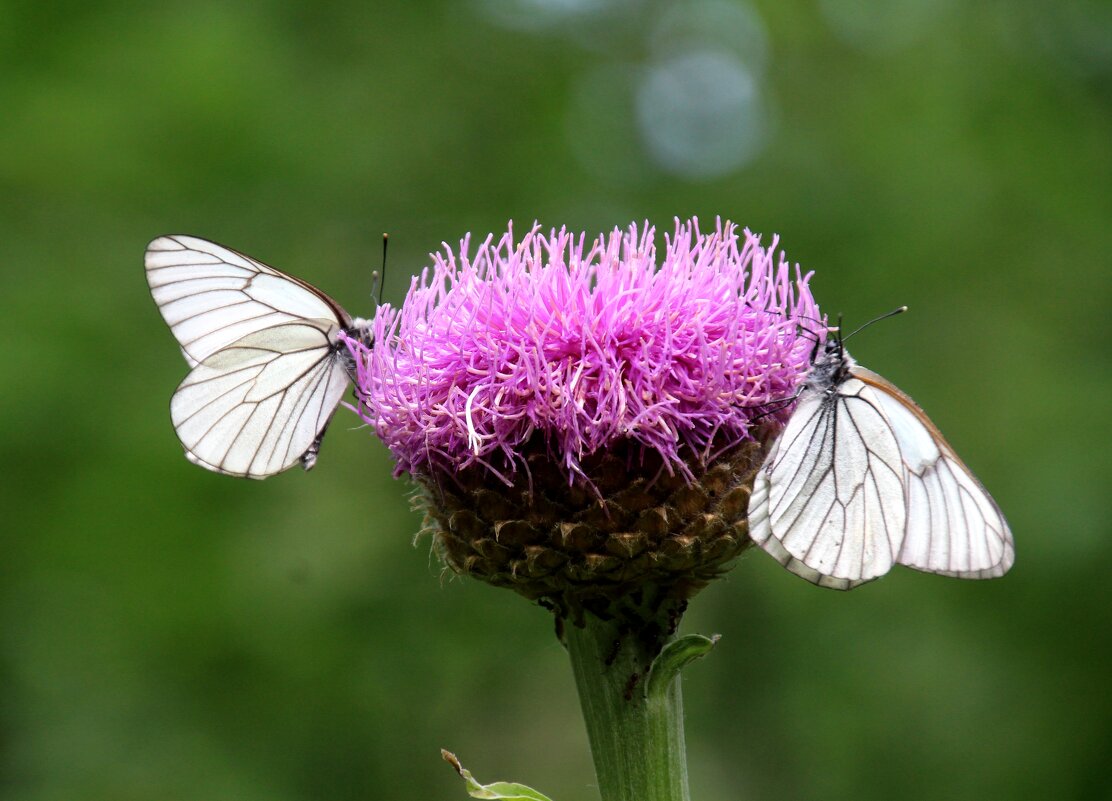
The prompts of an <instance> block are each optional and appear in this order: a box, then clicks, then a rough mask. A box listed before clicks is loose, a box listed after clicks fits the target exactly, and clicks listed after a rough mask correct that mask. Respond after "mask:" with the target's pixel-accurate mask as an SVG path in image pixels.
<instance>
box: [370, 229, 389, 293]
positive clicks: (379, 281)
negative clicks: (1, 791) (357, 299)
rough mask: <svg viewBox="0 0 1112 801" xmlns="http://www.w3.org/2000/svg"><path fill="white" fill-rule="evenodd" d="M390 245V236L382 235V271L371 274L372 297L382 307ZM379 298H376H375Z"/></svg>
mask: <svg viewBox="0 0 1112 801" xmlns="http://www.w3.org/2000/svg"><path fill="white" fill-rule="evenodd" d="M389 244H390V234H383V235H382V269H380V270H375V271H374V272H373V273H371V297H373V298H375V305H377V306H381V305H382V289H383V287H384V286H385V284H386V246H387V245H389ZM376 295H377V296H378V297H375V296H376Z"/></svg>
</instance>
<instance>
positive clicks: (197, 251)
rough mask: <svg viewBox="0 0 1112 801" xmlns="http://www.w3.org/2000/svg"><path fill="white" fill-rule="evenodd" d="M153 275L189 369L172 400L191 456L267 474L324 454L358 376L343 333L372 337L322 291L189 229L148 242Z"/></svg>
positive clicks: (222, 467)
mask: <svg viewBox="0 0 1112 801" xmlns="http://www.w3.org/2000/svg"><path fill="white" fill-rule="evenodd" d="M146 270H147V282H148V283H149V284H150V287H151V295H152V296H153V297H154V301H155V303H157V304H158V310H159V311H160V312H161V313H162V317H163V319H165V320H166V324H167V325H169V326H170V330H171V331H172V332H173V333H174V336H175V337H176V338H177V340H178V344H179V345H181V351H182V355H184V356H185V360H186V361H187V362H188V363H189V366H190V367H192V368H193V369H192V371H191V372H190V373H189V375H187V376H186V377H185V380H184V381H182V382H181V384H180V385H179V386H178V388H177V390H176V391H175V392H174V396H173V397H172V398H171V399H170V419H171V420H172V421H173V423H174V430H175V431H176V432H177V434H178V438H179V439H180V440H181V444H182V446H183V447H184V448H185V455H186V458H188V459H189V460H190V461H191V462H193V463H194V464H198V465H200V466H201V467H204V468H207V469H209V470H214V471H216V472H217V473H225V474H227V475H232V476H245V477H247V478H266V477H267V476H272V475H274V474H275V473H280V472H282V471H283V470H285V469H287V468H289V467H292V466H293V465H294V464H296V463H298V462H301V464H302V466H304V468H305V469H306V470H309V469H310V468H312V466H313V464H314V463H315V462H316V459H317V452H318V450H319V449H320V443H321V439H322V438H323V437H324V432H325V429H326V428H327V427H328V423H329V421H330V420H331V419H332V414H333V413H334V412H335V411H336V407H337V406H338V405H339V403H340V399H341V398H342V397H343V394H344V392H345V391H346V390H347V386H348V383H349V382H350V381H351V379H352V372H353V365H352V364H351V358H350V356H349V354H348V352H347V349H346V347H345V346H344V344H343V343H342V342H341V341H339V339H338V337H339V335H340V333H341V332H343V333H345V334H347V335H349V336H351V337H354V338H359V339H362V340H363V341H368V340H369V337H370V325H369V323H368V322H367V321H365V320H362V319H352V317H351V316H350V315H349V314H348V313H347V312H346V311H344V309H343V307H341V306H340V304H338V303H337V302H336V301H334V300H333V299H332V298H330V297H329V296H328V295H326V294H324V293H323V292H321V291H320V290H319V289H317V288H316V287H313V286H310V285H309V284H307V283H305V282H304V281H301V280H299V279H297V278H294V277H293V276H290V275H286V274H285V273H283V272H281V271H279V270H275V269H274V268H273V267H268V266H267V265H265V264H263V263H262V262H260V261H257V260H255V259H252V258H251V257H250V256H245V255H243V254H242V253H238V252H236V251H234V250H232V249H231V248H226V247H224V246H222V245H218V244H216V243H215V242H208V241H206V240H204V239H198V238H197V237H192V236H161V237H159V238H158V239H155V240H154V241H152V242H151V243H150V244H149V245H148V246H147V255H146Z"/></svg>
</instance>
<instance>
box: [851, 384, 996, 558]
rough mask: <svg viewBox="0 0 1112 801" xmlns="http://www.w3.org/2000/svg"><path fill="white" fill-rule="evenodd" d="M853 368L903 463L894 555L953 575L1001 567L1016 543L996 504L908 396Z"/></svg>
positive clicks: (865, 395) (863, 392)
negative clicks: (901, 520) (902, 521)
mask: <svg viewBox="0 0 1112 801" xmlns="http://www.w3.org/2000/svg"><path fill="white" fill-rule="evenodd" d="M852 374H853V376H854V377H855V378H857V379H859V380H860V381H861V382H862V383H863V384H864V389H863V390H862V395H863V396H864V397H865V398H867V399H868V400H869V402H870V403H872V404H874V405H875V406H876V407H877V408H878V409H879V410H880V411H881V412H882V413H883V414H884V416H885V417H886V418H887V420H888V423H889V426H890V427H891V429H892V432H893V434H894V436H895V438H896V441H897V443H898V444H899V449H900V456H901V458H902V460H903V463H904V488H905V496H906V499H907V509H908V515H907V527H906V531H905V533H904V538H903V543H902V545H901V547H900V550H899V553H898V554H897V556H896V561H897V562H899V563H900V564H902V565H907V566H908V567H913V568H915V569H916V570H924V571H926V572H928V573H939V574H941V575H944V576H955V577H957V578H973V579H979V578H995V577H997V576H1002V575H1004V574H1005V573H1006V572H1007V571H1008V570H1009V569H1010V568H1011V566H1012V563H1013V562H1014V561H1015V543H1014V541H1013V539H1012V532H1011V529H1010V528H1009V527H1008V523H1007V521H1006V520H1005V519H1004V515H1003V513H1002V512H1001V511H1000V507H998V506H997V505H996V502H995V501H994V500H993V499H992V497H991V496H990V495H989V494H988V492H987V491H986V490H985V488H984V487H983V486H981V483H980V482H979V481H978V480H977V479H976V477H975V476H974V475H973V473H972V472H971V471H970V470H969V468H968V467H966V466H965V463H964V462H962V460H961V459H960V458H958V455H957V454H956V453H955V452H954V449H953V448H952V447H950V444H949V443H948V442H947V441H946V439H945V438H944V437H943V436H942V434H941V433H940V432H939V431H938V429H937V428H936V427H935V425H934V424H933V423H932V422H931V421H930V419H929V418H928V417H927V416H926V413H924V412H923V410H922V409H921V408H919V406H918V405H917V404H916V403H915V401H913V400H912V399H911V398H910V397H908V396H907V395H906V394H904V393H903V392H901V391H900V390H899V389H898V388H897V387H895V386H894V385H892V384H891V383H890V382H888V381H887V380H885V379H884V378H882V377H881V376H879V375H877V374H876V373H874V372H872V371H871V370H866V369H865V368H862V367H859V366H855V367H854V368H853V370H852Z"/></svg>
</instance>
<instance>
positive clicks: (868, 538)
mask: <svg viewBox="0 0 1112 801" xmlns="http://www.w3.org/2000/svg"><path fill="white" fill-rule="evenodd" d="M798 401H799V402H798V405H797V407H796V409H795V411H794V412H793V413H792V416H791V418H790V419H789V421H788V423H787V425H786V426H785V428H784V430H783V431H782V432H781V434H780V435H779V437H778V438H777V440H776V441H775V443H774V444H773V446H772V449H771V451H770V452H769V455H768V457H767V458H766V460H765V462H764V464H763V465H762V467H761V469H760V470H759V471H758V473H757V476H756V479H755V481H754V486H753V494H752V496H751V497H750V501H749V527H750V537H751V538H752V539H753V540H754V542H756V543H757V544H758V545H760V546H761V547H762V548H764V550H766V551H767V552H768V553H770V554H771V555H772V556H774V557H775V558H776V559H777V560H778V561H780V562H781V564H783V565H784V566H785V567H787V568H788V569H789V570H791V571H792V572H793V573H796V574H797V575H799V576H801V577H803V578H805V579H807V580H808V581H811V582H812V583H815V584H818V585H820V586H824V587H830V588H833V589H843V590H845V589H851V588H853V587H855V586H857V585H859V584H862V583H864V582H867V581H871V580H873V579H875V578H878V577H880V576H882V575H884V574H885V573H887V572H888V570H889V569H890V568H891V567H892V565H893V564H904V565H907V566H909V567H913V568H916V569H918V570H924V571H927V572H932V573H940V574H943V575H948V576H956V577H959V578H992V577H995V576H1000V575H1003V574H1004V573H1005V572H1007V570H1008V569H1009V568H1010V567H1011V565H1012V562H1013V561H1014V558H1015V548H1014V544H1013V541H1012V534H1011V531H1010V529H1009V528H1008V524H1007V522H1006V521H1005V520H1004V516H1003V514H1002V513H1001V512H1000V509H999V507H997V505H996V503H995V502H994V501H993V500H992V498H991V497H990V496H989V494H988V493H987V492H986V491H985V489H984V487H983V486H981V484H980V482H979V481H977V479H976V478H975V477H974V476H973V474H972V472H971V471H970V470H969V468H968V467H966V466H965V464H964V463H963V462H962V461H961V459H960V458H958V456H957V454H956V453H955V452H954V450H953V448H952V447H951V446H950V445H949V443H948V442H946V440H945V438H943V436H942V434H941V433H940V432H939V431H938V429H937V428H936V427H935V426H934V424H933V423H932V422H931V421H930V419H929V418H928V417H927V415H926V414H925V413H924V412H923V410H922V409H920V408H919V406H918V405H917V404H916V403H915V402H914V401H913V400H911V398H910V397H908V396H907V395H906V394H904V393H903V392H901V391H900V390H899V389H898V388H896V387H895V386H893V385H892V384H891V383H889V382H888V381H887V380H885V379H884V378H882V377H881V376H879V375H877V374H876V373H874V372H872V371H870V370H867V369H865V368H863V367H861V366H860V365H858V364H857V363H856V362H855V361H854V360H853V358H852V357H851V356H850V355H849V354H848V353H846V351H845V348H844V347H843V344H842V341H841V340H840V339H833V338H831V339H828V340H827V341H826V343H825V344H824V345H823V346H822V349H821V351H820V352H819V353H817V355H816V358H815V359H814V361H813V364H812V368H811V370H810V372H809V373H808V375H807V377H806V378H805V379H804V382H803V387H802V390H801V392H800V395H799V399H798Z"/></svg>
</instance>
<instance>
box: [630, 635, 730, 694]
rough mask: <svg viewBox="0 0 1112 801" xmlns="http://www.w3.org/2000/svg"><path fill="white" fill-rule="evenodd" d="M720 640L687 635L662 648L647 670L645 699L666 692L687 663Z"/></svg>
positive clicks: (704, 653) (705, 652) (707, 650)
mask: <svg viewBox="0 0 1112 801" xmlns="http://www.w3.org/2000/svg"><path fill="white" fill-rule="evenodd" d="M720 639H722V637H721V635H719V634H715V635H713V636H711V637H705V636H703V635H702V634H688V635H686V636H684V637H680V638H678V639H675V640H672V642H670V643H668V644H667V645H666V646H664V650H663V651H661V652H660V653H659V654H658V655H657V657H656V659H654V660H653V664H652V667H650V668H649V678H648V681H646V682H645V697H647V698H653V697H656V696H658V695H663V694H664V693H665V692H667V690H668V685H669V684H671V683H672V679H673V678H675V676H676V674H677V673H679V672H680V670H681V669H682V668H684V667H686V666H687V665H688V663H690V662H694V661H695V660H696V659H698V658H700V657H703V656H706V655H707V654H708V653H710V650H711V649H712V648H713V647H714V646H715V645H716V644H717V643H718V641H719V640H720Z"/></svg>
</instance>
